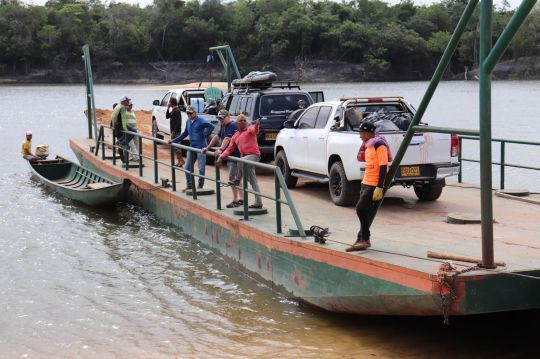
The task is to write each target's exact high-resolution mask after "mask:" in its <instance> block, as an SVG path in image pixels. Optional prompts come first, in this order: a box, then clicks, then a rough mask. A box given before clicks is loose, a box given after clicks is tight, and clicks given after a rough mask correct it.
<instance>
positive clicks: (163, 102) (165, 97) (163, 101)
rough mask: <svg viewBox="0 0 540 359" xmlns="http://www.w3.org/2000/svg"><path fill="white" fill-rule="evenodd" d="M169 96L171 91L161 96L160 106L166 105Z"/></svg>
mask: <svg viewBox="0 0 540 359" xmlns="http://www.w3.org/2000/svg"><path fill="white" fill-rule="evenodd" d="M170 98H171V92H167V94H166V95H165V96H164V97H163V100H161V106H165V107H166V106H167V104H168V103H169V99H170Z"/></svg>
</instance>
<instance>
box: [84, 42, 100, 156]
mask: <svg viewBox="0 0 540 359" xmlns="http://www.w3.org/2000/svg"><path fill="white" fill-rule="evenodd" d="M82 58H83V62H84V73H85V77H84V79H85V84H86V106H87V107H86V117H87V118H88V138H90V139H91V138H92V127H93V128H94V133H95V134H96V140H97V116H96V104H95V100H94V81H93V79H92V64H91V62H90V47H89V46H88V45H84V46H83V56H82ZM96 146H97V142H96Z"/></svg>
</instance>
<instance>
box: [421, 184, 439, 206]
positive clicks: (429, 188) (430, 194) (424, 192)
mask: <svg viewBox="0 0 540 359" xmlns="http://www.w3.org/2000/svg"><path fill="white" fill-rule="evenodd" d="M442 190H443V187H442V186H438V185H432V184H425V185H423V186H418V187H414V193H416V197H418V199H419V200H420V201H425V202H431V201H435V200H437V199H438V198H439V197H440V196H441V193H442Z"/></svg>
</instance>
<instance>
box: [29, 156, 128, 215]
mask: <svg viewBox="0 0 540 359" xmlns="http://www.w3.org/2000/svg"><path fill="white" fill-rule="evenodd" d="M28 164H29V165H30V168H31V169H32V172H33V173H34V175H36V177H38V178H39V179H40V180H41V181H42V182H43V183H44V184H45V185H46V186H47V187H49V188H51V189H53V190H54V191H56V192H58V193H60V194H61V195H63V196H65V197H68V198H70V199H72V200H74V201H77V202H81V203H84V204H86V205H88V206H92V207H101V206H110V205H113V204H115V203H116V202H118V201H119V200H121V199H122V197H123V194H124V192H125V188H126V186H125V184H124V183H121V182H115V181H112V180H110V179H108V178H106V177H104V176H102V175H100V174H98V173H96V172H93V171H91V170H89V169H87V168H84V167H82V166H80V165H78V164H76V163H73V162H71V161H69V160H67V159H65V158H63V157H60V156H57V157H56V159H53V160H38V161H36V162H34V163H31V162H28Z"/></svg>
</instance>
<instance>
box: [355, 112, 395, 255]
mask: <svg viewBox="0 0 540 359" xmlns="http://www.w3.org/2000/svg"><path fill="white" fill-rule="evenodd" d="M360 138H361V139H362V147H360V151H359V152H358V161H361V162H363V161H365V162H366V167H365V169H366V171H365V174H364V178H363V179H362V187H361V189H360V199H359V200H358V203H357V204H356V215H357V216H358V219H359V220H360V230H359V231H358V235H357V237H356V242H355V243H354V244H353V245H352V246H350V247H349V248H347V249H346V251H347V252H353V251H362V250H366V249H368V248H369V247H371V242H370V235H371V233H370V231H369V227H370V226H371V222H372V221H373V210H374V209H375V204H376V203H377V202H379V201H380V200H381V199H382V197H383V187H384V180H385V178H386V173H387V170H388V160H389V159H390V149H389V147H388V143H387V142H386V140H385V138H384V137H382V136H376V135H375V125H374V124H373V123H370V122H362V123H361V124H360Z"/></svg>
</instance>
